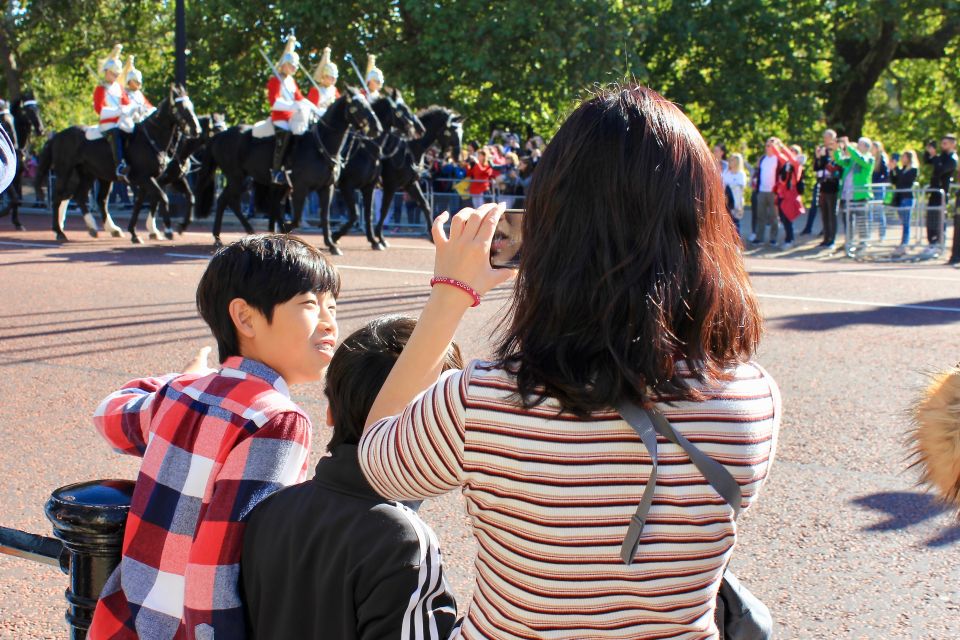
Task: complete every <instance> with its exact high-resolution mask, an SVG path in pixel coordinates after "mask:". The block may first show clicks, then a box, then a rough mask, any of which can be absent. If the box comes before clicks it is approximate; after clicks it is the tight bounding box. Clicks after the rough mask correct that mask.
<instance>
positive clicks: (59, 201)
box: [50, 180, 70, 242]
mask: <svg viewBox="0 0 960 640" xmlns="http://www.w3.org/2000/svg"><path fill="white" fill-rule="evenodd" d="M64 191H65V189H64V188H63V186H62V185H61V184H60V181H59V180H58V181H57V183H56V185H55V186H54V188H53V189H52V193H51V194H50V204H51V205H52V207H51V209H50V226H51V228H52V230H53V233H54V234H56V238H57V241H58V242H67V240H68V238H67V234H65V233H64V232H63V224H64V222H66V220H67V207H69V206H70V199H69V197H68V196H67V194H66V193H64Z"/></svg>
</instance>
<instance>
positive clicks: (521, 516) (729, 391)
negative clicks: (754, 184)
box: [360, 86, 780, 640]
mask: <svg viewBox="0 0 960 640" xmlns="http://www.w3.org/2000/svg"><path fill="white" fill-rule="evenodd" d="M501 210H502V208H501V207H496V206H493V205H484V206H483V207H481V208H479V209H477V210H473V209H465V210H464V211H461V212H460V213H458V214H457V215H456V216H454V217H453V219H452V220H451V221H450V235H449V238H448V237H447V235H446V233H444V230H443V226H442V225H443V223H444V222H445V220H446V216H445V215H444V216H441V217H440V218H439V219H438V221H437V224H436V225H435V226H434V240H435V242H436V245H437V254H436V262H435V274H436V276H435V277H434V279H433V281H432V283H433V284H435V285H436V286H434V287H433V290H432V292H431V295H430V298H429V300H428V301H427V303H426V306H425V307H424V310H423V314H422V316H421V318H420V321H419V322H418V324H417V328H416V330H415V332H414V334H413V336H412V337H411V339H410V342H409V343H408V345H407V347H406V350H405V351H404V352H403V354H402V355H401V356H400V358H399V359H398V360H397V363H396V365H395V366H394V368H393V370H392V372H391V374H390V376H389V378H388V379H387V382H386V383H385V385H384V387H383V389H382V390H381V392H380V394H379V395H378V397H377V400H376V402H375V403H374V406H373V408H372V409H371V412H370V415H369V417H368V421H367V423H368V430H367V431H366V433H365V435H364V437H363V440H362V442H361V452H360V460H361V465H362V467H363V469H364V473H365V474H366V476H367V478H368V480H369V481H370V482H371V484H372V486H373V487H374V488H375V489H376V490H377V491H378V492H380V493H381V494H382V495H384V496H385V497H389V498H394V499H422V498H425V497H429V496H436V495H440V494H442V493H445V492H448V491H452V490H454V489H457V488H460V489H462V491H463V494H464V497H465V499H466V502H467V509H468V512H469V514H470V517H471V520H472V526H473V533H474V535H475V537H476V539H477V543H478V547H479V553H478V556H477V561H476V576H477V586H476V589H475V592H474V596H473V601H472V603H471V605H470V609H469V613H468V615H467V618H466V620H465V621H464V624H463V627H462V631H461V633H462V637H464V638H543V637H549V638H561V639H569V640H574V639H582V638H588V637H589V638H596V639H599V638H605V639H606V638H616V639H624V640H626V639H628V638H629V639H631V640H636V639H638V638H684V639H692V638H714V637H716V636H717V629H716V626H715V624H714V607H715V598H716V594H717V589H718V586H719V584H720V581H721V577H722V574H723V570H724V567H725V566H726V563H727V561H728V560H729V558H730V555H731V552H732V550H733V547H734V544H735V541H736V530H737V529H736V523H735V518H734V511H733V509H732V508H731V507H730V506H729V505H728V503H727V502H725V500H724V499H723V498H721V497H720V495H719V494H718V493H717V492H716V491H715V490H714V489H713V487H712V486H711V484H710V483H709V482H708V481H707V480H706V479H705V478H704V477H703V475H701V474H700V472H699V471H698V467H696V466H694V465H693V464H691V461H690V459H689V458H688V457H687V455H686V453H685V452H684V450H683V449H681V448H680V447H678V446H676V445H673V444H670V443H669V442H667V441H666V440H661V441H660V443H659V445H658V446H657V447H655V448H657V449H658V450H659V454H660V455H659V458H660V464H659V478H658V480H657V482H656V483H655V489H654V494H653V501H652V504H651V506H650V508H649V511H648V513H647V517H646V522H645V524H644V525H643V527H642V534H641V535H640V538H639V546H638V547H637V548H636V551H635V552H634V553H633V555H632V556H628V557H627V558H625V560H627V562H625V561H624V560H622V559H621V547H622V546H623V542H624V539H625V537H626V536H627V531H628V525H630V522H631V517H632V516H633V515H634V512H635V511H636V510H637V505H638V503H639V502H640V499H641V496H642V495H643V493H644V489H645V487H646V485H647V484H648V480H649V479H650V478H651V470H652V464H651V463H652V460H651V456H650V455H649V454H648V452H647V449H645V447H644V446H643V445H642V444H641V440H640V438H638V436H637V435H636V434H635V432H634V430H633V429H632V428H631V426H630V424H628V423H627V422H626V421H625V420H623V419H622V418H621V416H620V415H619V414H618V412H617V410H616V409H615V408H614V407H617V406H619V405H622V404H623V403H624V402H625V401H629V402H633V403H635V404H636V405H641V406H646V407H648V408H650V409H654V408H655V409H659V410H660V411H661V412H662V413H663V415H665V416H666V418H667V420H669V422H670V424H672V425H673V427H674V428H675V429H676V431H677V432H679V433H681V434H682V435H683V436H685V437H686V438H687V439H688V440H689V441H690V442H692V443H693V444H694V445H695V447H696V448H698V449H700V450H701V451H702V452H703V453H705V454H706V455H707V456H709V457H710V458H712V459H713V460H715V461H716V462H719V463H720V464H721V465H722V467H723V468H725V469H726V470H727V471H728V472H729V473H730V474H732V476H733V477H734V478H735V479H736V481H737V484H738V485H739V488H740V492H741V494H742V502H741V505H740V506H741V507H744V508H745V507H747V506H749V505H750V504H751V503H752V501H753V500H754V499H755V497H756V495H757V492H758V491H759V489H760V486H761V485H762V484H763V481H764V480H765V479H766V477H767V473H768V470H769V466H770V463H771V461H772V458H773V452H774V449H775V442H776V435H777V429H778V426H779V422H780V400H779V392H778V390H777V387H776V384H775V383H774V381H773V380H772V379H771V378H770V376H769V375H768V374H767V373H766V372H765V371H764V370H763V369H762V368H760V367H759V366H758V365H756V364H753V363H752V362H751V361H750V360H751V357H752V355H753V353H754V351H755V349H756V347H757V344H758V341H759V339H760V334H761V318H760V312H759V308H758V304H757V299H756V295H755V294H754V291H753V288H752V287H751V285H750V282H749V279H748V276H747V273H746V270H745V268H744V265H743V262H742V260H741V258H740V254H739V251H738V246H739V242H738V239H737V234H736V230H735V229H734V227H733V224H732V223H731V221H730V218H729V216H728V215H727V213H726V206H725V201H724V193H723V185H722V182H721V178H720V169H719V167H718V166H717V163H716V161H715V160H714V159H713V156H712V155H711V153H710V149H709V148H708V147H707V145H706V143H705V142H704V140H703V138H702V137H701V135H700V133H699V132H698V131H697V129H696V127H694V126H693V124H692V123H691V122H690V121H689V120H688V119H687V117H686V116H684V115H683V113H682V112H681V111H680V110H679V109H678V108H677V107H676V106H675V105H673V104H672V103H670V102H668V101H667V100H665V99H664V98H662V97H661V96H659V95H658V94H657V93H655V92H653V91H651V90H649V89H646V88H643V87H638V86H631V87H624V88H619V87H618V88H613V89H609V90H606V91H603V92H601V93H599V94H597V95H596V96H594V97H593V98H591V99H589V100H587V101H585V102H584V103H583V104H581V105H580V107H579V108H577V109H576V110H575V111H574V112H573V113H572V114H571V115H570V117H569V118H568V119H567V120H566V122H564V124H563V126H561V128H560V130H559V131H558V132H557V134H556V136H555V137H554V138H553V140H552V141H551V142H550V144H549V145H548V146H547V148H546V150H545V151H544V154H543V157H542V159H541V161H540V165H539V167H538V168H537V171H536V173H535V174H534V177H533V182H532V184H531V186H530V192H529V197H528V200H527V212H526V215H525V219H524V222H523V237H524V241H523V242H524V244H523V249H522V251H521V258H520V266H519V270H518V272H517V279H516V282H515V285H514V291H513V304H512V306H511V308H510V311H509V317H508V318H507V319H506V320H505V322H504V325H503V331H502V335H501V337H500V339H499V344H498V345H497V348H496V357H495V358H494V359H493V360H491V361H488V362H483V361H474V362H471V363H470V364H469V365H468V366H467V367H466V369H464V370H463V371H458V372H453V373H447V374H444V375H443V376H442V377H441V378H440V379H439V381H438V380H437V376H438V374H439V371H440V363H441V361H442V357H443V353H445V349H446V347H447V344H448V343H449V341H450V340H451V339H452V337H453V334H454V331H455V329H456V328H457V325H458V324H459V322H460V320H461V318H462V317H463V315H464V313H465V312H466V311H467V309H468V308H469V307H470V306H471V305H472V304H473V303H475V302H477V301H478V300H479V297H480V296H482V295H483V294H484V293H485V292H486V291H488V290H490V289H491V288H493V287H494V286H496V285H497V284H500V283H502V282H504V281H506V280H507V279H508V278H509V276H510V272H507V271H504V270H495V269H491V268H490V266H489V263H488V255H487V254H488V251H489V248H490V242H491V238H492V237H493V233H494V230H495V228H496V225H497V221H498V219H499V216H500V212H501ZM424 390H426V391H425V392H424ZM421 392H423V393H421ZM651 485H652V486H653V485H654V483H651Z"/></svg>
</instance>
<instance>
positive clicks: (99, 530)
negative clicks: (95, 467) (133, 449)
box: [45, 480, 133, 640]
mask: <svg viewBox="0 0 960 640" xmlns="http://www.w3.org/2000/svg"><path fill="white" fill-rule="evenodd" d="M132 495H133V482H131V481H129V480H95V481H92V482H80V483H77V484H71V485H67V486H65V487H60V488H59V489H57V490H56V491H54V492H53V493H52V494H51V495H50V499H49V500H48V501H47V505H46V509H45V511H46V514H47V518H49V519H50V522H52V523H53V535H54V536H56V537H57V538H58V539H59V540H61V541H62V542H63V546H64V547H65V548H66V550H67V551H68V552H69V554H70V558H69V569H70V586H69V587H68V588H67V592H66V598H67V605H68V606H67V613H66V618H67V624H69V625H70V638H71V640H84V639H85V638H86V637H87V631H88V630H89V629H90V622H91V620H92V619H93V610H94V608H96V606H97V598H99V597H100V592H101V591H102V590H103V585H104V583H105V582H106V581H107V578H108V577H110V574H111V573H113V570H114V569H115V568H116V567H117V565H118V564H120V552H121V550H122V546H123V529H124V525H125V524H126V522H127V512H128V511H129V510H130V498H131V496H132Z"/></svg>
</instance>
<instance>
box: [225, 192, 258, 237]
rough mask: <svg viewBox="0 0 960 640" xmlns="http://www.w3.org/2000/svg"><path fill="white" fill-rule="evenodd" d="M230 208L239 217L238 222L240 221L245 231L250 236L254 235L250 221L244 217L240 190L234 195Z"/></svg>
mask: <svg viewBox="0 0 960 640" xmlns="http://www.w3.org/2000/svg"><path fill="white" fill-rule="evenodd" d="M230 208H231V209H233V213H234V215H235V216H237V220H239V221H240V224H242V225H243V230H244V231H246V232H247V233H248V234H250V233H253V232H254V231H253V226H251V224H250V220H248V219H247V217H246V216H245V215H243V201H242V199H241V198H240V189H237V191H236V192H235V193H234V194H233V197H232V198H231V202H230Z"/></svg>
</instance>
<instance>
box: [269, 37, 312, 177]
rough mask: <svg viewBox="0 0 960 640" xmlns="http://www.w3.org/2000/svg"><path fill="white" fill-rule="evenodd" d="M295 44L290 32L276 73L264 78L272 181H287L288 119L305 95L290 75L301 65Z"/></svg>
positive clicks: (290, 133)
mask: <svg viewBox="0 0 960 640" xmlns="http://www.w3.org/2000/svg"><path fill="white" fill-rule="evenodd" d="M296 47H297V39H296V38H295V37H293V36H289V37H288V38H287V45H286V47H285V48H284V50H283V55H282V56H281V57H280V63H279V64H278V65H277V73H275V74H274V75H273V76H271V77H270V79H269V80H268V81H267V101H268V102H269V103H270V120H271V121H272V122H273V128H274V132H275V134H274V135H275V137H274V146H273V167H272V171H273V182H274V184H287V179H286V175H285V174H284V172H283V156H284V154H285V153H286V151H287V145H288V144H289V142H290V136H291V135H292V132H291V130H290V120H291V118H293V117H294V114H295V113H296V111H297V110H298V109H299V105H298V103H299V102H301V101H303V100H304V99H305V98H304V97H303V94H302V93H300V87H298V86H297V81H296V80H294V78H293V75H294V74H295V73H296V72H297V69H298V68H299V67H300V56H299V55H298V54H297V52H296V51H295V49H296Z"/></svg>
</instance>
